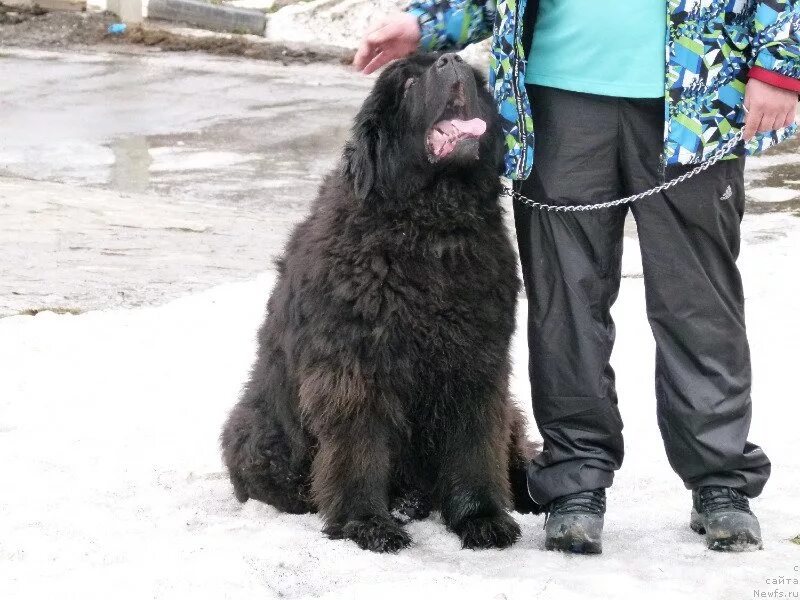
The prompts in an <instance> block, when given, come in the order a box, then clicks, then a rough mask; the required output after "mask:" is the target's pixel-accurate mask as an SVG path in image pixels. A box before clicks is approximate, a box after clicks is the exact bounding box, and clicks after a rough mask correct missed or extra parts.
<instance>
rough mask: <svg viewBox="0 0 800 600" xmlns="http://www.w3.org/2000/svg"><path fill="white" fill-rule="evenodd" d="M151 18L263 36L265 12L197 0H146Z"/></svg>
mask: <svg viewBox="0 0 800 600" xmlns="http://www.w3.org/2000/svg"><path fill="white" fill-rule="evenodd" d="M147 13H148V14H147V16H148V17H149V18H151V19H163V20H165V21H177V22H182V23H188V24H190V25H195V26H197V27H203V28H204V29H211V30H214V31H226V32H229V33H250V34H253V35H259V36H262V37H263V36H264V34H265V32H266V30H267V15H266V13H264V12H262V11H259V10H252V9H249V8H236V7H233V6H223V5H214V4H208V3H207V2H200V1H198V0H150V4H149V6H148V11H147Z"/></svg>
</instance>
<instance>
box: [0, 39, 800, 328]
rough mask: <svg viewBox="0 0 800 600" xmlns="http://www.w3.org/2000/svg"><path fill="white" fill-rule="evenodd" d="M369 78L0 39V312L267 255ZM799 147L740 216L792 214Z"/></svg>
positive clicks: (213, 275) (90, 299)
mask: <svg viewBox="0 0 800 600" xmlns="http://www.w3.org/2000/svg"><path fill="white" fill-rule="evenodd" d="M371 85H372V78H366V77H363V76H361V75H358V74H355V73H352V72H350V71H349V70H348V69H346V68H344V67H334V66H330V65H309V66H282V65H279V64H275V63H267V62H262V61H253V60H248V59H239V58H219V57H212V56H208V55H202V54H196V55H195V54H169V53H153V52H143V53H138V54H118V53H114V54H109V53H105V52H77V51H72V52H39V51H31V50H21V49H14V48H2V47H0V115H2V116H1V117H0V256H2V257H4V260H2V261H0V316H2V315H8V314H13V313H15V312H19V311H21V310H26V309H38V308H45V307H53V308H64V309H71V310H87V309H95V308H105V307H110V306H136V305H141V304H150V303H159V302H162V301H165V300H168V299H170V298H173V297H176V296H178V295H182V294H185V293H187V292H192V291H196V290H199V289H203V288H205V287H209V286H211V285H215V284H217V283H222V282H224V281H231V280H238V279H246V278H250V277H252V276H254V275H255V274H256V273H259V272H261V271H264V270H265V269H268V268H270V267H271V262H272V258H274V256H275V255H276V254H278V253H279V252H280V250H281V248H282V246H283V243H284V241H285V239H286V235H287V234H288V231H289V230H290V228H291V226H292V224H294V223H295V222H297V221H298V220H299V219H300V218H302V216H303V215H304V214H305V211H306V209H307V206H308V204H309V202H310V201H311V200H312V199H313V197H314V194H315V190H316V187H317V185H318V183H319V181H320V179H321V178H322V176H323V175H324V173H325V172H326V171H328V170H329V169H330V168H332V167H333V165H334V164H335V162H336V160H337V159H338V156H339V154H340V152H341V147H342V145H343V143H344V141H345V140H346V138H347V134H348V129H349V126H350V120H351V118H352V116H353V114H354V113H355V111H356V110H357V108H358V106H359V105H360V103H361V101H362V99H363V98H364V96H365V95H366V93H367V92H368V90H369V88H370V86H371ZM797 149H798V143H797V142H789V143H787V144H784V145H782V146H780V147H779V148H778V149H776V150H775V151H774V152H773V153H772V154H771V155H770V156H765V157H760V158H756V159H753V160H751V161H750V162H749V164H748V197H749V199H750V201H749V207H748V210H749V212H750V213H751V214H757V213H762V212H776V211H780V212H790V213H793V214H800V156H798V153H797ZM3 184H5V187H4V186H3ZM59 184H60V185H59ZM628 234H629V235H631V236H633V235H635V231H634V229H633V227H632V226H631V227H630V228H629V231H628Z"/></svg>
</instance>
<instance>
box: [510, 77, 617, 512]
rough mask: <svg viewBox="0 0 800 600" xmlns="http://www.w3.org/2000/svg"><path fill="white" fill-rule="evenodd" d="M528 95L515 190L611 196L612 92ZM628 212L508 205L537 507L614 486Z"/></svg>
mask: <svg viewBox="0 0 800 600" xmlns="http://www.w3.org/2000/svg"><path fill="white" fill-rule="evenodd" d="M529 92H530V95H531V98H532V100H533V102H532V105H533V111H534V112H533V118H534V123H535V126H536V148H535V160H534V171H533V173H532V175H531V177H530V179H528V180H527V181H525V182H523V183H522V185H520V186H518V190H519V191H520V192H521V193H523V194H524V195H526V196H529V197H531V198H533V199H536V200H539V201H542V202H547V203H549V204H559V203H561V204H575V203H587V204H588V203H595V202H602V201H606V200H610V199H613V198H615V197H617V196H618V194H619V178H618V155H617V152H618V149H617V134H618V121H617V120H618V115H617V112H618V101H617V100H616V99H614V98H605V97H601V96H593V95H588V94H579V93H574V92H566V91H562V90H557V89H552V88H544V87H538V86H530V87H529ZM625 213H626V209H624V208H621V209H612V210H602V211H596V212H588V213H569V214H567V213H553V212H546V211H542V210H532V209H530V208H528V207H525V206H523V205H521V204H520V203H518V202H515V203H514V217H515V224H516V230H517V239H518V243H519V252H520V259H521V262H522V272H523V279H524V282H525V291H526V293H527V296H528V345H529V350H530V363H529V367H530V380H531V391H532V401H533V412H534V416H535V418H536V423H537V425H538V427H539V431H540V432H541V435H542V438H543V440H544V447H543V452H542V453H541V455H540V456H538V457H537V458H536V459H535V460H534V462H533V463H532V464H531V466H530V469H529V474H528V488H529V491H530V493H531V496H532V498H533V499H534V501H536V502H537V503H538V504H540V505H543V506H544V505H547V504H549V503H550V502H551V501H552V500H553V499H555V498H557V497H563V496H565V495H569V494H573V493H575V492H584V491H588V490H594V489H597V488H606V487H608V486H610V485H611V482H612V480H613V474H614V471H615V470H616V469H618V468H619V466H620V464H621V463H622V457H623V443H622V421H621V419H620V415H619V411H618V410H617V398H616V392H615V389H614V371H613V370H612V369H611V366H610V365H609V357H610V355H611V349H612V346H613V343H614V323H613V321H612V320H611V315H610V308H611V305H612V304H613V302H614V300H615V299H616V296H617V292H618V289H619V282H620V271H621V266H620V265H621V255H622V237H623V224H624V220H625Z"/></svg>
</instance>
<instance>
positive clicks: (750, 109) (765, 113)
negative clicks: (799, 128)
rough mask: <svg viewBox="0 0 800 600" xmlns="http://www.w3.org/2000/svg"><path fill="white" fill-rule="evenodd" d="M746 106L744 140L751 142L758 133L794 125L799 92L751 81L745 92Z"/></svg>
mask: <svg viewBox="0 0 800 600" xmlns="http://www.w3.org/2000/svg"><path fill="white" fill-rule="evenodd" d="M744 106H745V108H746V109H747V117H746V118H745V123H744V139H745V140H749V139H750V138H752V137H753V136H754V135H755V134H756V132H759V131H774V130H775V129H780V128H782V127H788V126H789V125H791V124H792V123H794V120H795V116H796V111H797V92H792V91H791V90H784V89H782V88H779V87H775V86H774V85H770V84H768V83H764V82H763V81H759V80H758V79H750V80H749V81H748V82H747V87H746V88H745V91H744Z"/></svg>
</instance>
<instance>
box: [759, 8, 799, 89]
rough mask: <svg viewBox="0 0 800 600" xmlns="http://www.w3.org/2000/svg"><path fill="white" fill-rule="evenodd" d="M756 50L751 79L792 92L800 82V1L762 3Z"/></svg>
mask: <svg viewBox="0 0 800 600" xmlns="http://www.w3.org/2000/svg"><path fill="white" fill-rule="evenodd" d="M752 48H753V57H754V61H753V68H752V69H751V71H750V76H751V77H753V78H754V79H760V80H762V81H765V82H766V83H771V84H773V85H778V87H787V89H792V82H791V80H795V81H796V80H799V79H800V0H759V2H758V3H757V4H756V10H755V15H754V23H753V41H752ZM782 84H783V85H782Z"/></svg>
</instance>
